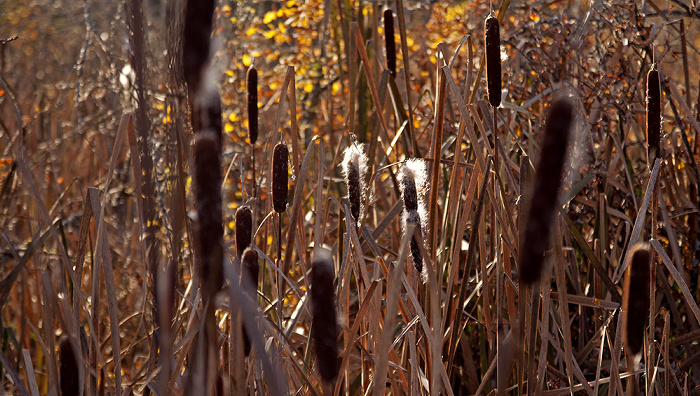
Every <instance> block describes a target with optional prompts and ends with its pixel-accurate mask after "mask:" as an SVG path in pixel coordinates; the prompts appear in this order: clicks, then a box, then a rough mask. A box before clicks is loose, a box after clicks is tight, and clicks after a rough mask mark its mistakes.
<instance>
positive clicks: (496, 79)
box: [484, 15, 501, 107]
mask: <svg viewBox="0 0 700 396" xmlns="http://www.w3.org/2000/svg"><path fill="white" fill-rule="evenodd" d="M484 38H485V41H486V82H487V90H488V95H489V103H491V106H493V107H498V106H499V105H500V104H501V36H500V28H499V25H498V19H497V18H496V17H494V16H493V15H492V16H489V17H488V18H486V23H485V24H484Z"/></svg>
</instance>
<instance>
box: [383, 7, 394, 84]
mask: <svg viewBox="0 0 700 396" xmlns="http://www.w3.org/2000/svg"><path fill="white" fill-rule="evenodd" d="M384 38H385V40H386V68H387V69H389V71H390V72H391V73H392V74H396V41H394V14H393V13H392V12H391V9H389V8H387V9H386V10H384Z"/></svg>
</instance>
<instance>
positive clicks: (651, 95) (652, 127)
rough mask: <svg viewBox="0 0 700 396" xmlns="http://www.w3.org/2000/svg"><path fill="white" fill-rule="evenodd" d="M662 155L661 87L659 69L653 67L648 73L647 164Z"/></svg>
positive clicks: (650, 163) (650, 164)
mask: <svg viewBox="0 0 700 396" xmlns="http://www.w3.org/2000/svg"><path fill="white" fill-rule="evenodd" d="M659 157H661V87H660V85H659V71H658V70H656V67H653V68H652V69H651V70H649V73H647V164H648V166H649V168H652V167H653V166H654V161H655V160H656V159H657V158H659Z"/></svg>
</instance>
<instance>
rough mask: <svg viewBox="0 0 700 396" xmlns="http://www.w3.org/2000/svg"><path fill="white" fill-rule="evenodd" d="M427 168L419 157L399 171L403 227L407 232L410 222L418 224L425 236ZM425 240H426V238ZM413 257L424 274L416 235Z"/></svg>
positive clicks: (417, 267)
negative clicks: (402, 204)
mask: <svg viewBox="0 0 700 396" xmlns="http://www.w3.org/2000/svg"><path fill="white" fill-rule="evenodd" d="M427 174H428V173H427V170H426V166H425V162H424V161H423V160H418V159H410V160H408V161H406V163H405V164H404V165H403V166H402V167H401V170H400V171H399V182H400V184H399V186H400V188H401V196H402V198H403V203H404V210H403V213H402V215H401V229H402V232H403V233H404V235H405V233H406V231H407V226H408V224H409V223H412V224H416V226H417V228H418V231H420V235H421V236H422V237H423V238H425V230H426V229H427V228H426V227H427V220H428V211H427V209H426V204H425V192H426V190H427V179H428V178H427ZM424 242H425V240H424ZM410 248H411V257H412V258H413V264H414V265H415V267H416V269H417V270H418V272H420V273H421V274H422V275H423V279H424V280H425V279H426V277H425V275H426V274H425V271H423V270H424V268H423V258H422V257H421V255H420V249H419V247H418V241H416V240H415V237H412V238H411V241H410Z"/></svg>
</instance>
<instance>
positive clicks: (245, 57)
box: [243, 54, 251, 67]
mask: <svg viewBox="0 0 700 396" xmlns="http://www.w3.org/2000/svg"><path fill="white" fill-rule="evenodd" d="M250 63H251V59H250V55H248V54H245V55H243V65H245V67H248V66H250Z"/></svg>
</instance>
